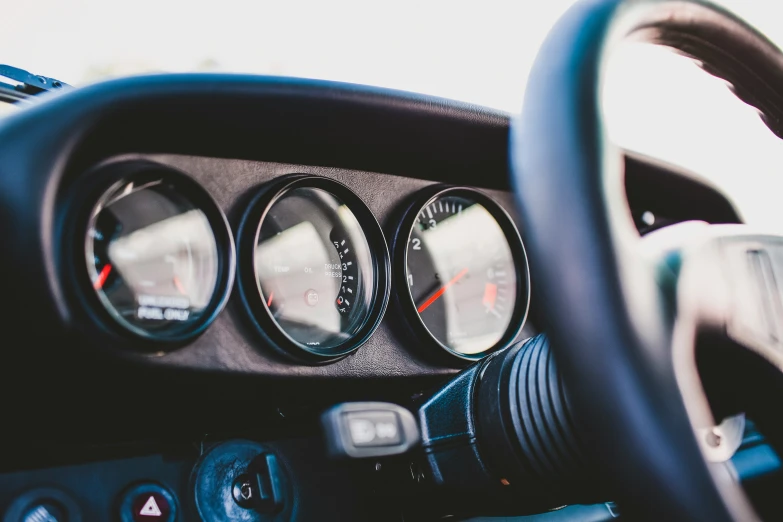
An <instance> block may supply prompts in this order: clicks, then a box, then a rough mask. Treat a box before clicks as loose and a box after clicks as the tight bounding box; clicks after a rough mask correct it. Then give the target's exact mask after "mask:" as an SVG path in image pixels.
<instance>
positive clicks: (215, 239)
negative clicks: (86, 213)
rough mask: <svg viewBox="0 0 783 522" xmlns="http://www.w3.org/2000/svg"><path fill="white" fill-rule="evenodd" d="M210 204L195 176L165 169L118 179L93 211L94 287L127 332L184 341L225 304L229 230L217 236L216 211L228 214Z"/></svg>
mask: <svg viewBox="0 0 783 522" xmlns="http://www.w3.org/2000/svg"><path fill="white" fill-rule="evenodd" d="M191 184H192V185H191ZM205 205H207V206H211V205H214V204H213V203H212V202H211V200H210V199H209V196H207V195H206V193H201V192H200V189H199V188H197V186H196V184H195V182H192V181H185V180H184V176H182V177H181V176H180V175H178V174H176V173H168V172H167V173H166V174H163V173H162V172H160V171H158V172H156V173H155V174H151V173H145V174H143V175H141V176H133V177H132V179H126V180H123V181H121V182H119V183H118V184H116V185H114V186H113V187H111V188H110V189H109V190H108V191H107V192H106V193H105V194H104V195H103V197H102V198H101V199H100V201H99V203H98V204H97V205H96V206H95V208H94V209H93V211H92V213H91V216H90V220H89V225H88V230H87V238H86V240H85V247H84V252H85V256H86V260H87V273H88V276H89V279H90V285H91V286H92V289H93V291H94V292H95V294H96V295H97V297H98V299H99V301H100V302H101V304H102V305H103V306H104V308H105V309H106V311H107V312H108V313H109V315H110V316H111V317H112V318H113V319H114V320H115V321H116V322H117V323H118V324H119V325H121V326H122V327H124V328H125V329H126V330H127V331H129V332H131V333H134V334H137V335H139V336H141V337H145V338H151V339H155V340H178V339H183V338H185V337H187V336H189V335H191V334H194V333H196V332H197V330H199V328H200V327H202V326H204V325H205V323H206V322H207V321H208V320H209V319H210V315H211V313H212V312H214V311H215V310H216V307H217V306H219V302H220V301H221V299H220V298H221V297H222V296H224V295H225V291H223V292H221V290H223V289H224V287H225V286H227V285H225V283H226V281H227V280H228V279H230V274H226V273H225V270H230V268H231V263H230V262H228V263H227V262H226V261H227V260H226V259H225V258H224V256H226V255H227V256H228V260H229V261H231V260H233V256H232V252H231V249H230V244H231V241H230V233H228V231H227V229H224V230H225V231H224V232H223V234H221V235H219V236H218V235H216V233H215V231H214V229H213V226H212V221H211V220H210V217H209V213H211V214H215V215H218V216H220V217H222V214H220V211H219V209H217V208H216V207H212V208H210V209H204V206H205ZM210 211H211V212H210ZM218 224H219V225H223V226H224V227H225V226H226V225H225V222H224V223H218ZM219 238H222V239H223V241H220V240H219ZM226 243H228V247H229V251H228V252H227V253H226V252H224V251H223V250H222V248H226V246H227V245H226ZM221 247H222V248H221ZM221 283H222V285H223V286H221Z"/></svg>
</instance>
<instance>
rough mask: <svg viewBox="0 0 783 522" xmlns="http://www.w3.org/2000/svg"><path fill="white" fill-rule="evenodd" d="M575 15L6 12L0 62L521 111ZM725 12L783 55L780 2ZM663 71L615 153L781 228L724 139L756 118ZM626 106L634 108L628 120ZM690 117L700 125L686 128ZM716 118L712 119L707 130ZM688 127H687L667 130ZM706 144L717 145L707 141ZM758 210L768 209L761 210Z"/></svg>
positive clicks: (376, 6)
mask: <svg viewBox="0 0 783 522" xmlns="http://www.w3.org/2000/svg"><path fill="white" fill-rule="evenodd" d="M572 3H573V0H539V1H532V0H507V1H495V0H482V1H476V0H472V1H470V2H462V1H457V0H433V1H427V0H398V1H395V2H370V1H366V0H364V1H347V0H333V1H330V2H324V1H320V0H311V1H281V0H275V1H267V0H222V1H220V2H216V1H214V0H209V1H202V0H136V1H134V2H120V1H117V0H74V1H62V0H38V1H36V2H32V3H31V2H8V4H9V5H7V6H4V13H3V17H2V18H0V63H7V64H10V65H14V66H17V67H21V68H23V69H27V70H29V71H32V72H34V73H38V74H44V75H46V76H51V77H55V78H58V79H60V80H63V81H65V82H68V83H72V84H76V85H82V84H85V83H90V82H94V81H98V80H101V79H105V78H109V77H115V76H125V75H130V74H140V73H148V72H179V71H223V72H246V73H257V74H272V75H285V76H301V77H309V78H322V79H331V80H341V81H347V82H354V83H363V84H370V85H380V86H385V87H392V88H397V89H404V90H410V91H416V92H422V93H428V94H435V95H439V96H445V97H448V98H455V99H459V100H464V101H469V102H473V103H477V104H481V105H486V106H490V107H495V108H499V109H503V110H507V111H510V112H517V111H518V110H519V108H520V107H521V104H522V99H523V93H524V85H525V81H526V78H527V74H528V71H529V69H530V67H531V65H532V63H533V60H534V59H535V56H536V53H537V51H538V47H539V46H540V44H541V42H542V41H543V39H544V37H545V36H546V34H547V32H548V31H549V30H550V28H551V26H552V25H553V24H554V23H555V21H556V20H557V18H558V17H559V16H560V15H562V13H563V12H564V11H565V10H566V9H567V8H568V7H569V6H570V5H571V4H572ZM719 3H720V4H721V5H724V6H727V7H729V8H730V9H732V10H734V11H735V12H737V13H738V14H740V15H741V16H743V17H745V18H746V19H748V21H750V22H751V23H752V24H754V25H756V26H757V27H759V28H760V29H761V30H762V31H764V32H766V33H767V34H768V35H769V36H770V37H771V38H772V39H773V40H774V41H775V42H777V43H778V44H779V45H780V44H781V43H783V24H781V23H780V20H783V2H779V1H775V0H722V1H720V2H719ZM647 60H649V61H647ZM655 60H656V57H655V55H654V54H647V55H645V60H641V61H640V60H637V59H636V57H633V56H629V57H627V59H626V60H625V61H624V62H622V66H621V67H619V69H620V70H622V71H623V75H624V79H623V80H622V82H625V83H623V85H626V87H627V88H625V89H617V90H615V91H614V92H615V93H616V96H615V98H614V100H613V101H614V102H616V103H614V105H612V106H610V107H609V109H610V110H612V109H614V112H613V121H614V122H615V124H613V125H611V126H610V127H611V129H610V130H612V135H613V136H614V137H615V139H616V141H618V142H619V143H620V144H622V145H623V146H626V147H629V148H633V149H636V150H639V151H641V152H645V153H649V154H653V155H657V156H659V157H662V158H663V159H666V160H668V161H671V162H674V163H678V164H680V165H683V166H686V167H689V168H691V169H694V170H697V171H698V172H700V173H701V174H704V175H705V176H706V177H708V178H710V179H712V180H713V181H715V182H717V183H718V184H719V185H721V186H722V187H724V188H726V189H728V190H729V191H730V192H731V194H732V195H734V196H735V197H736V198H737V200H738V202H739V204H740V207H741V210H742V212H743V214H744V215H745V217H747V218H749V219H751V220H755V219H759V220H770V219H772V218H773V217H774V219H775V220H776V221H777V222H779V223H780V225H781V226H783V205H778V204H777V202H776V201H774V202H773V194H778V193H780V191H781V190H780V189H783V183H781V181H783V177H781V176H780V175H778V174H777V169H775V168H774V167H775V165H776V163H775V162H773V161H769V162H766V163H764V164H763V165H762V162H758V164H754V168H753V169H752V170H751V169H747V164H743V163H742V162H741V161H740V160H742V159H743V151H745V149H743V148H738V147H737V146H735V145H736V142H735V141H732V140H733V139H734V138H736V136H734V135H731V134H730V133H727V132H722V133H721V132H719V130H720V129H724V130H725V129H731V128H734V127H735V125H734V124H735V122H738V123H740V122H741V123H742V124H743V125H746V124H748V122H749V121H750V120H751V119H752V120H753V123H755V124H757V123H758V121H757V117H756V116H755V114H754V113H753V111H752V110H750V109H748V110H746V111H744V112H742V111H740V112H742V113H741V114H740V113H737V114H728V115H727V114H722V115H721V114H718V113H716V111H715V107H716V105H715V104H716V103H720V104H722V103H723V101H722V97H723V96H725V95H726V93H727V92H728V91H727V90H726V89H725V88H724V87H722V86H718V87H717V88H712V87H703V83H700V81H701V82H703V76H704V75H701V80H699V78H697V75H694V74H690V73H688V71H685V69H683V71H685V72H683V76H682V78H691V79H692V81H691V80H688V81H683V82H679V83H680V86H682V87H683V91H684V92H685V91H688V89H690V92H688V93H687V94H686V95H684V96H679V100H680V103H679V104H678V103H671V102H670V101H669V100H666V99H663V98H661V97H660V96H658V95H659V94H660V93H662V92H665V91H666V85H665V84H663V83H661V81H660V80H659V79H660V78H661V76H660V75H658V76H656V75H654V74H653V73H652V71H655V67H654V62H655ZM651 64H653V66H651ZM678 67H679V66H675V69H676V70H677V71H679V69H678ZM670 71H671V69H670ZM678 74H679V73H678ZM656 80H659V81H658V83H657V84H656ZM634 81H636V83H635V84H634ZM622 82H621V83H622ZM713 83H714V82H713ZM643 93H644V96H642V94H643ZM674 96H675V97H678V93H674ZM656 98H660V99H659V100H658V102H660V106H656V105H655V102H656ZM640 104H642V105H643V107H640V106H639V105H640ZM627 106H633V108H635V109H638V110H636V111H632V110H627ZM720 106H721V107H722V106H723V105H720ZM618 107H620V108H618ZM639 111H641V112H639ZM688 111H690V112H691V113H692V114H691V115H690V116H688V115H685V116H684V115H683V114H684V112H688ZM710 113H715V114H713V116H712V117H711V118H707V116H709V115H710ZM632 116H633V118H632ZM718 116H723V117H722V118H718ZM642 117H643V119H640V118H642ZM682 118H686V119H688V120H689V121H690V122H691V123H692V125H673V124H672V122H677V121H678V119H682ZM705 118H707V120H706V121H705ZM731 118H735V119H734V120H732V119H731ZM640 122H642V123H641V124H640ZM694 125H695V126H694ZM699 126H701V128H699ZM743 128H744V127H743ZM759 133H762V130H759ZM705 137H709V138H710V139H713V138H714V139H715V140H717V141H709V142H708V141H707V140H706V139H705ZM730 138H731V139H730ZM697 142H698V143H697ZM694 143H696V146H694ZM765 143H766V142H765ZM776 146H777V143H774V144H773V143H771V142H770V143H767V145H765V147H766V149H765V150H767V149H769V150H772V149H775V150H776V151H778V152H780V153H781V154H783V151H780V150H779V149H776V148H775V147H776ZM759 154H760V153H759ZM730 155H733V156H731V157H729V156H730ZM777 158H778V159H779V158H783V155H778V156H777ZM740 166H744V167H746V168H745V169H744V170H743V171H742V173H741V175H740V174H739V173H738V172H737V169H738V168H739V167H740ZM773 171H774V172H773ZM739 180H741V182H738V181H739ZM778 180H780V181H778ZM764 189H766V190H764ZM770 189H774V190H770ZM760 202H763V204H761V205H757V204H756V203H760ZM773 207H781V209H782V210H780V211H776V210H774V208H773Z"/></svg>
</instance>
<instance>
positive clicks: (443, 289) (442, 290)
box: [418, 268, 468, 313]
mask: <svg viewBox="0 0 783 522" xmlns="http://www.w3.org/2000/svg"><path fill="white" fill-rule="evenodd" d="M467 273H468V269H467V268H463V269H462V271H461V272H460V273H459V274H457V275H455V276H454V278H453V279H452V280H451V281H449V282H448V283H446V284H445V285H443V286H442V287H441V288H440V290H438V291H437V292H435V293H434V294H432V296H430V298H429V299H427V300H426V301H424V303H423V304H422V305H421V306H420V307H419V308H418V311H419V313H422V312H423V311H424V310H426V309H427V308H428V307H429V306H430V305H431V304H432V303H434V302H435V301H437V300H438V298H439V297H440V296H442V295H443V294H444V293H445V292H446V290H448V289H449V288H450V287H451V285H453V284H454V283H456V282H457V281H459V280H460V279H462V278H463V277H465V274H467Z"/></svg>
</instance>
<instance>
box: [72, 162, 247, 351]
mask: <svg viewBox="0 0 783 522" xmlns="http://www.w3.org/2000/svg"><path fill="white" fill-rule="evenodd" d="M91 178H96V179H98V178H100V179H101V181H100V182H97V183H95V184H94V185H93V186H92V189H91V190H90V193H91V194H92V196H93V197H91V198H89V201H90V204H88V205H85V208H84V209H83V210H82V213H81V218H80V220H79V221H80V226H79V227H78V233H77V238H76V245H75V247H74V251H75V252H74V254H75V255H74V256H72V258H73V261H72V263H73V269H74V271H75V275H76V280H77V283H78V287H79V289H80V293H81V294H82V297H83V298H84V299H85V300H86V302H87V303H88V305H89V306H88V313H89V315H90V318H91V319H92V320H93V321H94V322H96V323H98V324H99V325H100V326H101V327H102V328H103V329H104V330H106V331H109V332H111V333H114V334H117V335H119V336H121V337H122V338H124V339H130V340H136V341H138V340H142V341H145V343H143V344H138V343H134V344H133V345H132V347H133V348H134V349H137V350H139V351H153V352H154V351H160V350H165V349H167V348H174V347H177V346H178V345H181V344H183V343H185V342H187V341H191V340H193V339H194V338H196V337H198V336H199V335H201V334H202V333H203V332H204V331H205V330H206V329H207V328H208V327H209V326H210V325H211V324H212V322H213V321H214V320H215V319H216V318H217V316H218V314H219V313H220V312H221V311H222V310H223V308H224V307H225V305H226V303H227V302H228V298H229V294H230V290H231V287H232V286H233V282H234V272H235V268H236V258H235V249H234V237H233V235H232V233H231V227H230V226H229V224H228V220H227V219H226V216H225V215H224V214H223V211H222V210H221V209H220V206H219V205H218V204H217V202H216V201H215V200H214V199H213V198H212V196H211V195H210V194H209V193H208V192H207V190H206V189H205V188H203V187H202V186H201V185H200V184H199V183H198V182H196V181H195V180H193V179H192V178H191V177H190V176H188V175H187V174H185V173H183V172H180V171H178V170H175V169H173V168H171V167H168V166H165V165H160V164H157V163H154V162H151V161H125V162H117V163H111V164H108V165H105V166H102V167H101V168H99V169H98V170H96V171H94V172H92V173H91ZM156 181H160V182H164V183H167V184H170V185H171V186H173V187H175V188H176V189H177V191H178V192H180V193H181V194H182V197H183V198H185V199H186V200H188V201H189V202H190V203H191V204H192V205H193V206H194V207H195V208H198V209H199V210H201V211H202V212H203V213H204V215H205V216H206V218H207V220H208V222H209V226H210V228H211V230H212V234H213V236H214V238H215V246H216V251H217V256H218V264H217V271H218V272H217V279H216V281H215V287H214V290H213V294H212V297H211V299H210V302H209V304H208V305H207V306H206V308H204V311H203V312H201V316H200V317H199V318H198V319H197V320H196V321H193V322H192V323H189V324H187V325H185V326H182V327H179V328H172V329H171V331H169V332H155V333H151V332H148V331H146V330H144V329H143V328H139V327H137V326H135V325H132V324H130V323H127V322H125V321H122V320H120V319H119V318H118V317H117V316H116V314H113V313H112V312H111V311H110V309H109V307H110V306H112V305H111V303H109V302H108V301H107V300H106V298H105V296H101V295H100V294H99V292H98V291H96V290H95V289H94V288H93V285H92V282H91V278H90V273H89V272H90V270H89V266H90V265H89V255H88V254H89V252H90V241H91V240H90V236H89V234H90V230H91V228H92V227H93V226H94V223H95V219H96V218H97V216H98V214H99V213H100V212H101V210H102V209H103V207H104V206H105V204H106V202H107V200H108V198H110V197H111V196H112V195H113V194H114V193H115V192H116V191H117V190H118V189H119V188H120V187H122V186H123V185H125V184H127V183H130V182H134V183H139V184H147V183H154V182H156Z"/></svg>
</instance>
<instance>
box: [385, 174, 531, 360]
mask: <svg viewBox="0 0 783 522" xmlns="http://www.w3.org/2000/svg"><path fill="white" fill-rule="evenodd" d="M396 249H397V250H398V252H399V255H398V256H397V262H398V264H399V267H398V273H399V275H400V276H401V277H400V279H402V280H404V282H405V286H406V287H407V288H406V290H405V291H404V294H407V298H405V299H403V301H405V302H403V306H404V307H405V308H406V310H407V311H408V315H409V316H410V317H411V318H412V321H413V323H414V325H415V326H416V327H417V330H418V331H420V332H424V333H426V334H428V335H429V336H430V337H431V338H432V339H433V340H434V341H435V344H437V345H438V346H440V347H441V348H444V349H446V350H447V351H448V352H450V353H452V354H454V355H457V356H458V357H461V358H464V359H477V358H480V357H482V356H484V355H486V354H487V353H489V352H490V351H493V350H496V349H500V348H503V347H505V346H506V345H508V343H510V342H511V341H512V340H513V339H514V338H515V337H516V335H517V333H518V332H519V331H520V329H521V328H522V326H523V324H524V321H525V317H526V315H527V309H528V304H529V285H528V281H529V277H528V267H527V259H526V256H525V251H524V247H523V245H522V240H521V239H520V237H519V233H518V232H517V230H516V227H515V226H514V224H513V222H512V221H511V219H510V218H509V216H508V215H507V214H506V212H505V211H504V210H503V209H502V208H501V207H500V206H498V205H497V203H495V202H494V201H492V200H491V199H490V198H488V197H487V196H485V195H483V194H481V193H479V192H477V191H474V190H471V189H463V188H447V189H442V188H437V187H436V188H435V189H432V190H430V191H427V192H426V193H425V194H424V195H423V196H422V197H420V198H418V199H417V200H416V202H415V203H414V205H413V206H412V208H411V210H410V211H409V213H408V214H407V216H406V219H404V220H403V224H402V226H401V229H400V233H399V234H398V241H397V245H396Z"/></svg>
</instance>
